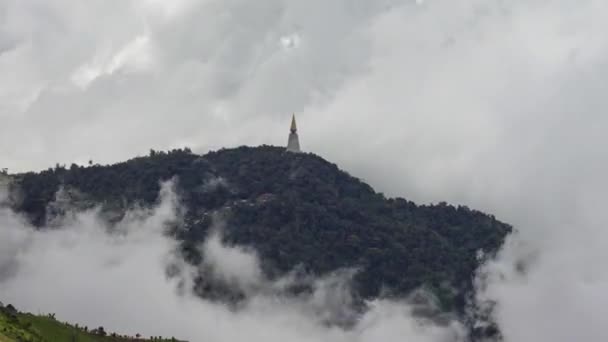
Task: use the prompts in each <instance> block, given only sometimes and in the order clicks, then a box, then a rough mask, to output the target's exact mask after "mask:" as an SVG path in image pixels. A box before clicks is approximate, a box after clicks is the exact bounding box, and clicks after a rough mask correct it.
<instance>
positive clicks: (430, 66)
mask: <svg viewBox="0 0 608 342" xmlns="http://www.w3.org/2000/svg"><path fill="white" fill-rule="evenodd" d="M606 13H608V3H606V2H605V1H600V0H585V1H577V2H572V1H566V0H534V1H529V0H526V1H524V0H515V1H508V2H507V1H501V0H489V1H487V0H470V1H466V2H459V1H449V0H425V1H413V0H412V1H407V0H384V1H373V2H369V1H346V0H344V1H342V0H334V1H320V0H319V1H316V0H314V1H306V2H301V1H290V0H271V1H266V2H264V3H263V4H259V3H255V4H254V3H252V2H251V1H246V0H221V1H220V0H200V1H195V0H180V1H160V0H131V1H121V2H108V1H103V0H92V1H87V3H86V5H85V4H83V3H80V2H78V1H73V0H72V1H70V0H59V1H53V2H48V1H43V0H28V1H21V0H0V75H2V77H1V78H0V119H1V120H2V125H0V164H1V165H2V167H9V168H10V169H11V170H28V169H39V168H45V167H47V166H49V165H54V163H55V162H61V163H70V162H72V161H77V162H86V161H88V160H89V159H90V158H92V159H93V160H94V161H96V162H111V161H118V160H121V159H124V158H128V157H131V156H133V155H134V154H142V153H146V151H147V150H148V149H149V148H155V149H161V148H169V147H174V146H181V145H185V144H187V145H190V146H191V147H193V148H195V149H196V150H198V151H201V152H204V151H206V150H208V149H210V148H218V147H222V146H235V145H240V144H260V143H272V144H284V143H285V141H286V138H287V133H288V132H287V128H288V124H289V117H290V114H291V112H294V111H295V112H297V113H298V115H299V116H298V119H299V122H298V123H299V128H300V138H301V142H302V146H303V148H304V149H306V150H308V151H313V152H315V153H318V154H321V155H323V156H325V157H327V158H328V159H331V160H332V161H335V162H338V163H339V164H340V165H341V166H342V167H344V168H345V169H347V170H348V171H349V172H351V173H353V174H355V175H357V176H360V177H363V178H364V179H365V180H367V181H369V182H370V183H371V184H372V185H374V186H375V187H376V188H378V189H380V190H381V191H384V192H386V193H388V194H391V195H402V196H403V195H405V196H406V197H408V198H411V199H414V200H417V201H420V202H431V201H440V200H448V201H451V202H458V203H464V204H467V205H470V206H472V207H475V208H479V209H482V210H485V211H488V212H491V213H494V214H496V215H497V216H498V217H499V218H500V219H502V220H505V221H507V222H510V223H512V224H514V225H515V226H516V228H517V229H518V230H519V232H520V233H519V236H518V237H517V238H516V239H517V240H518V241H520V242H519V243H513V244H512V245H510V246H509V247H508V248H507V249H505V251H504V252H503V256H502V258H501V260H499V261H498V262H497V263H493V264H491V265H489V266H488V269H487V270H486V272H488V273H487V274H488V277H489V283H487V284H486V286H485V287H484V290H483V291H481V292H480V296H482V297H483V298H490V299H494V300H497V301H498V303H499V305H498V310H497V320H498V321H499V322H500V324H501V328H502V330H503V332H504V333H505V336H506V337H507V341H508V342H512V341H518V342H519V341H541V342H545V341H546V342H549V341H550V342H555V341H572V340H574V339H580V338H582V337H585V339H586V340H593V341H599V340H604V339H605V336H606V335H607V334H606V332H605V330H604V329H603V327H602V326H601V321H600V320H598V318H599V317H605V314H606V312H605V308H606V307H608V305H606V304H607V301H608V299H607V297H606V296H605V295H603V293H608V292H607V291H605V290H606V289H607V288H608V279H607V278H608V272H606V271H604V270H603V268H602V267H600V265H599V264H598V263H600V262H601V260H604V259H605V252H604V250H605V248H603V246H602V241H606V238H607V236H606V235H607V234H606V233H605V231H606V230H605V222H606V216H605V214H603V212H604V211H605V210H604V208H603V203H604V202H605V195H604V193H603V191H602V189H605V188H606V187H607V185H608V184H607V182H606V179H605V174H606V172H607V171H608V154H607V153H606V152H605V147H604V146H606V143H607V142H608V141H606V140H608V139H607V138H606V135H605V130H606V128H607V127H608V117H607V116H606V115H605V114H604V113H605V112H606V110H608V103H607V98H606V96H605V93H606V86H605V84H606V82H605V81H604V80H605V79H606V78H608V63H606V61H607V60H608V59H607V57H608V39H607V38H606V34H605V32H607V31H608V27H607V26H608V20H606V19H607V18H606ZM10 234H11V235H10V237H7V240H8V239H9V238H10V239H20V237H19V234H22V233H20V232H14V231H13V232H12V233H10ZM3 240H4V239H3ZM26 240H27V239H26ZM12 248H14V247H12ZM2 253H5V250H2V251H1V252H0V254H2ZM9 254H10V253H9ZM161 254H162V253H161ZM11 255H12V254H11ZM529 258H532V259H531V260H529ZM514 263H515V264H516V265H526V266H525V267H524V269H525V270H526V272H525V274H522V273H521V272H519V271H517V269H518V268H517V267H515V268H514ZM3 267H4V266H3ZM6 267H8V266H6ZM7 269H10V267H8V268H7ZM2 272H8V271H2ZM159 286H160V285H159Z"/></svg>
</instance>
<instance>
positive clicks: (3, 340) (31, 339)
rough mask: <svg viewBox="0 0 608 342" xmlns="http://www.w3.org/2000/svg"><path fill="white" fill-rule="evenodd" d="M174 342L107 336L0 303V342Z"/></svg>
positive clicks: (102, 330)
mask: <svg viewBox="0 0 608 342" xmlns="http://www.w3.org/2000/svg"><path fill="white" fill-rule="evenodd" d="M130 341H159V342H176V341H178V340H176V339H175V338H170V339H166V338H162V337H148V338H145V337H139V336H120V335H117V334H114V333H107V332H106V331H105V330H104V328H103V327H98V328H94V329H91V330H89V329H88V328H87V327H79V326H78V325H71V324H69V323H64V322H60V321H58V320H56V319H55V315H53V314H51V315H44V316H43V315H33V314H29V313H21V312H18V311H17V310H15V309H14V308H13V307H12V305H7V307H3V306H2V305H1V304H0V342H130Z"/></svg>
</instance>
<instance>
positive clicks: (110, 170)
mask: <svg viewBox="0 0 608 342" xmlns="http://www.w3.org/2000/svg"><path fill="white" fill-rule="evenodd" d="M170 179H175V182H176V189H177V193H178V195H179V198H180V200H181V202H182V204H183V206H184V208H185V210H184V214H183V215H184V217H183V220H182V223H181V225H182V227H176V228H175V229H174V230H173V234H174V236H175V238H176V239H178V240H179V241H181V252H182V254H183V256H184V258H185V259H186V260H188V261H189V262H190V263H192V264H199V263H200V262H201V259H202V256H201V254H200V252H199V248H197V246H199V245H200V244H201V243H202V242H203V241H204V240H205V239H206V237H207V236H208V233H209V231H210V229H212V226H213V225H214V224H215V222H214V221H216V220H217V218H218V217H221V220H222V221H223V239H224V241H225V242H226V243H228V244H235V245H240V246H247V247H251V248H253V249H255V250H256V251H257V253H258V254H259V257H260V259H261V263H262V268H263V271H264V272H265V273H266V275H267V276H268V277H269V278H270V279H276V278H278V277H280V276H283V275H285V274H286V273H287V272H290V271H292V270H294V269H298V270H299V271H300V272H303V273H305V274H309V275H313V276H323V275H327V274H330V273H331V272H334V271H336V270H339V269H344V268H353V269H356V270H357V272H356V274H355V276H354V278H353V282H352V283H353V285H352V286H353V292H354V294H355V295H356V296H357V298H360V299H369V298H376V297H378V296H389V297H402V296H406V295H407V294H408V293H410V292H411V291H412V290H415V289H417V288H420V287H425V288H427V289H430V290H431V291H433V292H434V293H435V294H436V295H437V297H438V298H439V300H440V303H441V307H442V308H443V309H444V310H446V311H455V312H463V311H464V309H465V303H466V300H467V298H468V296H470V295H471V294H472V289H473V278H474V274H475V270H476V269H477V267H478V266H479V265H480V263H481V262H483V260H484V258H487V257H491V256H493V255H494V254H495V253H496V252H497V251H498V249H499V248H500V247H501V245H502V243H503V242H504V239H505V237H506V236H507V235H508V234H509V233H510V232H511V230H512V228H511V226H509V225H507V224H505V223H502V222H500V221H498V220H497V219H496V218H495V217H494V216H491V215H487V214H484V213H482V212H479V211H476V210H472V209H469V208H467V207H465V206H452V205H448V204H446V203H439V204H437V205H417V204H415V203H413V202H411V201H408V200H406V199H403V198H386V197H385V196H384V195H383V194H381V193H378V192H375V191H374V190H373V189H372V188H371V187H370V186H369V185H367V184H365V183H364V182H362V181H361V180H359V179H357V178H355V177H353V176H351V175H349V174H348V173H346V172H344V171H342V170H340V169H339V168H338V167H337V166H336V165H335V164H332V163H330V162H328V161H326V160H324V159H322V158H321V157H319V156H316V155H314V154H310V153H289V152H285V149H284V148H280V147H273V146H260V147H239V148H235V149H222V150H219V151H215V152H210V153H208V154H206V155H202V156H201V155H197V154H194V153H192V152H191V151H190V150H189V149H176V150H172V151H169V152H157V151H150V154H149V155H148V156H145V157H137V158H134V159H131V160H128V161H126V162H122V163H118V164H114V165H107V166H102V165H89V166H79V165H75V164H73V165H71V166H70V167H67V168H66V167H65V166H62V165H57V166H56V167H55V168H51V169H48V170H46V171H42V172H39V173H33V172H30V173H23V174H17V175H13V176H12V180H13V181H12V184H11V189H12V190H11V193H12V194H11V198H12V206H13V208H14V209H15V210H16V211H18V212H21V213H23V214H25V215H26V217H27V218H28V219H29V220H30V221H31V223H32V224H33V225H35V226H37V227H39V228H40V229H45V228H46V227H47V226H49V225H51V223H52V221H53V218H54V217H55V216H57V215H61V206H57V205H54V203H56V200H57V193H58V192H59V193H62V194H63V195H62V196H63V197H67V198H68V200H69V201H70V203H71V204H72V205H75V206H77V207H79V208H90V207H92V206H101V207H102V210H101V211H102V213H104V214H105V215H106V217H108V219H109V220H110V221H115V220H119V219H120V218H121V215H123V214H124V212H125V211H126V210H127V209H128V208H131V207H133V206H135V205H141V206H144V207H145V206H151V205H154V203H155V201H157V196H158V192H159V189H160V182H162V181H167V180H170ZM60 190H61V191H60ZM228 287H229V285H228V284H219V283H217V282H215V283H214V282H213V281H210V280H208V279H207V278H206V277H205V276H204V274H201V275H200V276H199V277H198V279H197V284H196V287H195V289H196V291H197V292H198V293H199V294H200V295H201V296H204V297H208V298H219V299H226V298H227V299H228V300H232V301H234V300H238V299H239V298H241V297H242V296H243V295H244V294H243V293H239V291H238V289H230V288H228ZM294 291H297V290H294Z"/></svg>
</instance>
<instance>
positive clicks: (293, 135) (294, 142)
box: [287, 114, 301, 153]
mask: <svg viewBox="0 0 608 342" xmlns="http://www.w3.org/2000/svg"><path fill="white" fill-rule="evenodd" d="M289 131H290V133H289V139H288V140H287V151H288V152H296V153H297V152H301V151H300V139H299V137H298V127H297V126H296V115H295V114H293V116H292V117H291V127H290V129H289Z"/></svg>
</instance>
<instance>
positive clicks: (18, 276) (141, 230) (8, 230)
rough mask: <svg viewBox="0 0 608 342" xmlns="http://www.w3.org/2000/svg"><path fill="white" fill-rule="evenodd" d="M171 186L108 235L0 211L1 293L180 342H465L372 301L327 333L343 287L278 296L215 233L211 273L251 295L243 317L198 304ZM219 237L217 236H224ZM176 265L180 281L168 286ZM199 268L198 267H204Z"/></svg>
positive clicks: (78, 217) (69, 222)
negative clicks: (33, 223)
mask: <svg viewBox="0 0 608 342" xmlns="http://www.w3.org/2000/svg"><path fill="white" fill-rule="evenodd" d="M176 203H177V201H175V195H174V194H173V192H172V191H171V184H166V185H165V186H164V187H163V190H161V203H160V204H159V206H158V207H157V208H155V209H154V210H148V211H141V210H139V211H132V212H130V213H129V214H128V215H127V216H126V218H125V219H124V220H123V221H121V222H120V223H119V224H118V225H117V226H116V227H114V228H112V229H109V227H108V226H107V224H105V223H104V222H103V221H102V220H101V219H100V218H99V216H98V215H97V213H95V212H94V211H93V212H85V213H77V214H75V215H74V216H72V217H68V218H66V220H65V221H64V222H63V223H62V224H61V226H60V228H57V229H51V230H45V231H36V230H34V229H33V228H32V227H29V226H28V225H27V224H25V223H23V222H22V221H20V220H19V218H18V217H17V216H15V215H14V214H13V213H11V212H10V211H9V210H6V209H2V210H0V237H1V238H2V239H0V247H1V248H0V251H1V253H0V293H2V296H3V300H5V301H7V302H11V303H18V304H17V306H18V307H19V308H20V309H22V310H28V311H32V312H43V313H46V312H48V311H47V310H51V308H52V312H54V313H56V314H57V317H58V318H61V319H62V320H69V321H71V322H72V323H79V324H80V325H83V326H84V325H88V326H89V327H91V328H93V327H97V326H100V325H101V326H104V327H105V329H106V330H108V331H118V332H119V333H121V334H124V333H127V334H130V335H135V334H136V333H145V334H150V335H163V336H176V337H179V338H187V339H189V340H190V341H285V340H289V341H296V342H297V341H302V342H304V341H328V342H340V341H344V342H346V341H361V342H367V341H379V340H389V341H390V340H395V339H398V338H410V339H412V340H416V341H422V342H426V341H428V342H452V341H463V338H464V336H465V333H464V329H463V328H462V326H461V325H460V324H459V323H457V322H455V321H454V322H449V321H448V322H447V324H442V325H441V326H440V325H436V324H434V323H432V322H430V321H425V320H424V319H421V318H414V316H413V315H412V310H413V307H412V306H410V305H409V304H406V303H405V302H403V303H400V302H389V301H376V302H372V303H370V305H371V309H370V311H369V312H368V313H366V314H365V315H364V316H363V317H362V319H361V321H360V322H358V323H357V324H356V325H355V326H354V327H353V329H351V330H343V329H341V328H339V327H337V326H330V325H326V324H325V321H324V318H329V317H330V316H331V315H332V311H333V310H346V309H348V308H347V307H346V306H345V305H344V304H347V303H346V302H341V301H340V299H345V300H346V301H347V298H348V297H349V293H348V286H346V284H347V283H344V286H342V285H340V284H342V283H343V281H344V280H347V279H346V278H342V277H341V276H340V275H339V274H337V275H335V276H331V277H328V278H326V279H319V280H316V281H315V291H314V293H313V295H312V296H309V297H308V296H307V297H284V296H276V295H273V293H274V291H273V288H276V287H280V286H285V284H286V283H288V282H292V281H294V280H293V279H282V280H279V281H276V282H271V281H269V280H267V279H264V277H263V276H262V275H261V270H260V268H259V265H258V259H257V257H256V255H255V253H254V252H253V251H248V250H244V249H242V248H240V247H238V246H225V245H223V244H222V243H221V240H220V238H219V235H218V234H220V233H219V230H218V231H216V232H215V233H214V234H212V235H211V236H210V237H209V239H208V241H207V242H206V243H205V244H204V245H202V246H201V249H202V251H203V253H204V255H205V256H206V260H205V263H206V264H205V265H204V266H205V267H211V268H212V269H213V270H214V271H215V273H214V274H213V275H212V276H217V277H219V278H221V279H222V280H228V281H230V282H235V283H237V285H239V286H242V287H243V288H245V289H246V290H247V289H249V288H253V287H255V288H258V290H259V289H260V288H266V290H265V291H264V290H262V291H258V292H257V293H253V292H252V293H251V297H250V299H249V301H248V302H247V303H246V304H244V305H243V306H242V307H240V308H239V309H238V310H234V309H231V308H229V307H228V306H226V305H223V304H218V303H213V302H209V301H205V300H202V299H200V298H198V297H196V296H195V295H194V294H192V292H191V291H190V290H189V289H190V288H191V286H192V279H193V275H194V272H195V271H196V270H195V268H194V266H191V265H186V264H185V263H184V261H183V260H182V259H181V258H180V257H178V256H177V254H176V248H177V243H176V242H175V241H174V240H172V239H171V238H169V237H166V236H165V235H164V234H163V231H164V229H165V227H166V224H167V223H169V222H172V221H174V220H176V219H178V213H177V211H176V210H175V209H176ZM218 229H220V228H218ZM169 265H171V266H172V267H173V269H174V271H175V270H179V272H177V273H175V272H174V276H173V277H170V278H167V274H166V272H165V271H166V268H167V267H168V266H169ZM201 267H202V265H201Z"/></svg>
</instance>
